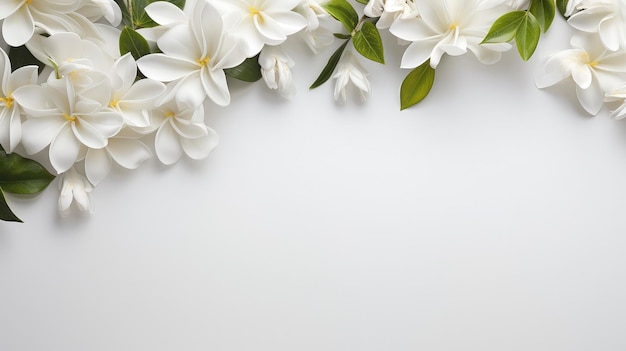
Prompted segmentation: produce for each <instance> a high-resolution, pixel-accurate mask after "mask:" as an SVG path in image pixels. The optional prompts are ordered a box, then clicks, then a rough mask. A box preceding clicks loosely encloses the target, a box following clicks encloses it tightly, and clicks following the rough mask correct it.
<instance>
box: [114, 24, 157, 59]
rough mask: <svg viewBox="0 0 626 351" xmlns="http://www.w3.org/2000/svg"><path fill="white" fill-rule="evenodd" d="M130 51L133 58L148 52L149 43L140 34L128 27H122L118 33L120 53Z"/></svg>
mask: <svg viewBox="0 0 626 351" xmlns="http://www.w3.org/2000/svg"><path fill="white" fill-rule="evenodd" d="M129 52H130V53H131V55H133V57H134V58H135V60H139V58H140V57H142V56H145V55H147V54H149V53H150V45H149V44H148V41H146V39H145V38H144V37H142V36H141V34H139V33H137V31H135V30H134V29H131V28H130V27H124V29H122V33H121V34H120V55H122V56H123V55H125V54H126V53H129Z"/></svg>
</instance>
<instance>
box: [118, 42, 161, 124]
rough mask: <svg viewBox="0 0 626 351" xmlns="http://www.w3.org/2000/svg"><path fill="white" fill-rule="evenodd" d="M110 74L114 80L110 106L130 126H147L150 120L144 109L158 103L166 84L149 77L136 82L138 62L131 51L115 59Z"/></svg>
mask: <svg viewBox="0 0 626 351" xmlns="http://www.w3.org/2000/svg"><path fill="white" fill-rule="evenodd" d="M109 76H110V78H111V81H112V92H111V99H110V101H109V107H111V108H113V109H114V110H116V111H117V112H118V113H119V114H120V115H122V117H124V121H125V123H126V124H127V125H128V126H130V127H140V128H144V127H147V126H148V125H149V124H150V122H149V121H148V118H147V117H146V115H145V113H144V112H143V111H144V110H148V109H150V108H152V107H154V106H155V105H156V99H157V98H158V97H159V96H161V95H162V94H163V93H164V92H165V85H164V84H163V83H161V82H158V81H156V80H152V79H148V78H146V79H140V80H138V81H136V82H135V78H136V77H137V64H136V63H135V59H134V58H133V56H132V55H131V54H130V53H128V54H126V55H124V56H123V57H121V58H119V59H118V60H116V61H115V63H114V65H113V69H112V72H111V74H110V75H109Z"/></svg>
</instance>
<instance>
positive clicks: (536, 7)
mask: <svg viewBox="0 0 626 351" xmlns="http://www.w3.org/2000/svg"><path fill="white" fill-rule="evenodd" d="M528 10H529V11H530V13H532V14H533V15H534V16H535V18H536V19H537V21H539V24H540V25H541V29H542V31H543V32H544V33H545V32H546V31H547V30H548V28H550V25H551V24H552V20H554V15H556V6H555V4H554V0H531V1H530V7H529V9H528Z"/></svg>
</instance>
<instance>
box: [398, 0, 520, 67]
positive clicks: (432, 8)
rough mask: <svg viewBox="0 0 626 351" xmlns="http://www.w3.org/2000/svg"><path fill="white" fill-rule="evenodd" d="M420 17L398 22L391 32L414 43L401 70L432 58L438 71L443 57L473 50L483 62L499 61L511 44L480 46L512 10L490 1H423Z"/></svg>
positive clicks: (404, 59) (405, 56)
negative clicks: (490, 29) (500, 19)
mask: <svg viewBox="0 0 626 351" xmlns="http://www.w3.org/2000/svg"><path fill="white" fill-rule="evenodd" d="M415 5H416V7H417V12H418V13H419V14H420V17H418V18H413V19H398V20H397V21H395V22H394V23H393V25H392V26H391V28H390V31H391V33H392V34H393V35H395V36H397V37H398V38H400V39H402V40H407V41H410V42H412V43H411V44H410V45H409V47H408V48H407V49H406V51H405V52H404V55H403V56H402V63H401V67H402V68H414V67H417V66H419V65H421V64H422V63H424V62H426V61H427V60H428V59H429V58H430V65H431V66H432V67H433V68H436V67H437V65H438V64H439V61H440V60H441V57H442V56H443V54H448V55H452V56H458V55H463V54H465V53H466V52H467V50H470V51H472V52H473V53H474V55H476V57H477V58H478V60H479V61H480V62H482V63H486V64H489V63H494V62H497V61H498V60H499V59H500V57H501V53H502V51H506V50H508V49H510V47H511V45H510V44H508V43H495V44H482V45H481V44H480V42H481V41H482V40H483V38H484V37H485V35H486V34H487V32H488V30H489V28H490V26H491V24H492V23H493V22H494V21H495V20H496V19H497V18H498V17H499V16H501V15H502V14H504V13H506V12H507V11H508V10H510V8H509V7H508V6H504V5H502V3H501V2H493V1H490V0H423V1H418V2H415Z"/></svg>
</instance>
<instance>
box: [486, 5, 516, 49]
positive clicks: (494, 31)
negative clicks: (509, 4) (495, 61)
mask: <svg viewBox="0 0 626 351" xmlns="http://www.w3.org/2000/svg"><path fill="white" fill-rule="evenodd" d="M525 16H526V11H513V12H509V13H505V14H504V15H502V16H500V17H499V18H498V19H497V20H496V21H495V22H493V24H492V25H491V28H489V32H487V35H486V36H485V39H483V41H482V42H481V44H483V43H505V42H509V41H511V40H513V38H515V33H517V29H518V28H519V26H520V23H522V21H523V20H524V17H525Z"/></svg>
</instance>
